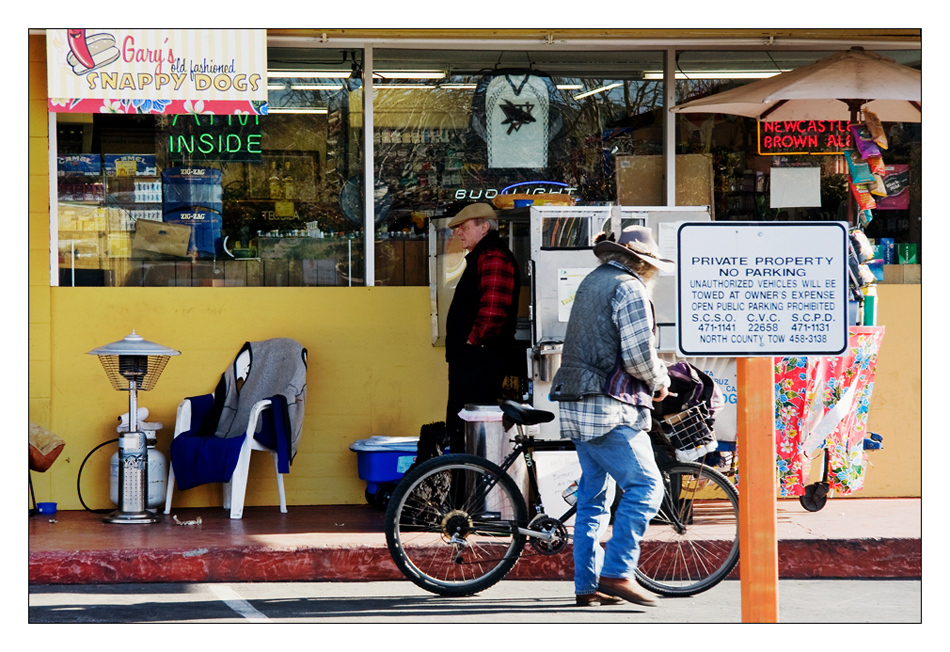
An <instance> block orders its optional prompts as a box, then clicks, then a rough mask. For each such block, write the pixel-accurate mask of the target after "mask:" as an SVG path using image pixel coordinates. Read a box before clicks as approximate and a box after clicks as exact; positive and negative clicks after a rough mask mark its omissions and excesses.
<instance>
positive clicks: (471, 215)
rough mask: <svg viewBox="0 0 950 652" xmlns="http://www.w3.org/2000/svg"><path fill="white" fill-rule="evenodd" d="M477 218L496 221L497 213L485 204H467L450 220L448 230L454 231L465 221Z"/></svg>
mask: <svg viewBox="0 0 950 652" xmlns="http://www.w3.org/2000/svg"><path fill="white" fill-rule="evenodd" d="M478 217H480V218H482V219H486V218H487V219H492V220H497V219H498V213H496V212H495V209H494V208H492V207H491V206H489V205H488V204H485V203H478V204H469V205H468V206H466V207H465V208H463V209H462V210H460V211H459V212H458V213H456V215H455V217H453V218H452V221H451V222H449V228H450V229H454V228H455V227H457V226H458V225H459V224H461V223H462V222H465V221H466V220H473V219H475V218H478Z"/></svg>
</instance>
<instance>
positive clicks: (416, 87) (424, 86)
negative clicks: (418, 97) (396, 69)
mask: <svg viewBox="0 0 950 652" xmlns="http://www.w3.org/2000/svg"><path fill="white" fill-rule="evenodd" d="M373 88H374V89H375V90H380V89H383V88H399V89H402V90H417V91H429V90H432V89H434V88H438V86H436V85H435V84H375V85H374V86H373Z"/></svg>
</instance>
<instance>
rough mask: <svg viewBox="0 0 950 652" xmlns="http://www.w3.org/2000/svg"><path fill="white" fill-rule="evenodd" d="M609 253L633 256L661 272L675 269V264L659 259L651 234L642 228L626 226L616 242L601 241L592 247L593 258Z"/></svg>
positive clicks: (648, 230)
mask: <svg viewBox="0 0 950 652" xmlns="http://www.w3.org/2000/svg"><path fill="white" fill-rule="evenodd" d="M610 251H612V252H619V253H624V254H633V255H635V256H637V257H638V258H640V259H642V260H643V261H644V262H646V263H648V264H650V265H653V266H654V267H656V268H657V269H658V270H660V271H661V272H672V271H674V270H675V269H676V263H675V262H673V261H672V260H668V259H666V258H661V257H660V249H659V247H657V246H656V241H655V240H654V239H653V233H652V232H651V231H650V229H648V228H646V227H643V226H628V227H627V228H625V229H624V230H623V232H622V233H621V234H620V239H619V240H618V241H617V242H614V241H612V240H601V241H600V242H598V243H597V244H595V245H594V255H595V256H599V255H601V254H603V253H607V252H610Z"/></svg>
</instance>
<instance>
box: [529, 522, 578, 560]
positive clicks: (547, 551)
mask: <svg viewBox="0 0 950 652" xmlns="http://www.w3.org/2000/svg"><path fill="white" fill-rule="evenodd" d="M519 529H520V531H521V532H522V533H524V534H526V535H527V536H528V537H530V543H531V547H532V548H534V549H535V551H536V552H538V553H539V554H542V555H556V554H557V553H559V552H561V551H562V550H564V547H565V546H567V542H568V541H570V540H571V536H570V535H569V534H568V533H567V528H566V527H564V524H563V523H561V522H560V521H559V520H557V519H556V518H551V517H550V516H545V515H544V514H539V515H538V516H536V517H535V518H534V519H533V520H532V521H531V522H530V523H528V529H527V530H525V529H523V528H519Z"/></svg>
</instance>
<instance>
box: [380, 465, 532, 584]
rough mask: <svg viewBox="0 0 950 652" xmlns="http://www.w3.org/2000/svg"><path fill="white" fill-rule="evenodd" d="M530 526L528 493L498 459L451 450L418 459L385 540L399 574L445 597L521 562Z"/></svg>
mask: <svg viewBox="0 0 950 652" xmlns="http://www.w3.org/2000/svg"><path fill="white" fill-rule="evenodd" d="M519 527H522V528H524V527H527V510H526V508H525V502H524V496H523V495H522V493H521V490H520V489H518V486H517V485H516V484H515V483H514V481H513V480H512V479H511V478H510V477H509V476H508V475H507V474H506V473H505V472H504V471H502V469H501V468H500V467H499V466H498V465H497V464H494V463H492V462H489V461H488V460H486V459H483V458H481V457H476V456H474V455H445V456H443V457H438V458H435V459H432V460H428V461H427V462H424V463H423V464H420V465H419V466H418V467H417V468H416V469H414V470H412V471H411V472H409V473H408V474H407V475H406V476H405V477H404V478H403V479H402V481H401V482H400V483H399V485H398V486H397V487H396V490H395V491H394V492H393V496H392V498H391V499H390V501H389V507H388V509H387V510H386V544H387V546H388V547H389V554H390V555H391V556H392V558H393V561H394V562H395V563H396V566H397V567H398V568H399V570H400V571H402V573H403V574H404V575H405V576H406V577H407V578H408V579H409V580H411V581H412V582H413V583H415V584H416V585H417V586H419V587H421V588H423V589H425V590H427V591H431V592H432V593H436V594H439V595H451V596H459V595H472V594H474V593H478V592H479V591H483V590H485V589H486V588H488V587H490V586H492V585H494V584H495V583H496V582H498V581H500V580H501V579H502V578H503V577H504V576H505V575H507V574H508V572H509V571H510V570H511V569H512V568H513V567H514V565H515V564H516V563H517V561H518V558H519V557H520V555H521V551H522V549H523V548H524V545H525V535H523V534H521V533H519V531H518V528H519Z"/></svg>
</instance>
